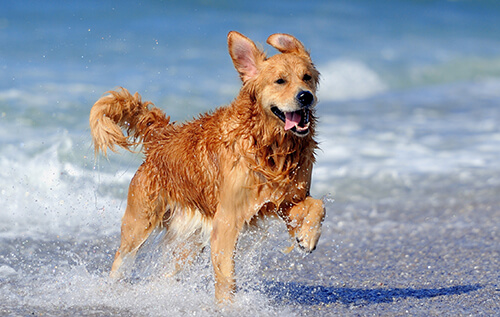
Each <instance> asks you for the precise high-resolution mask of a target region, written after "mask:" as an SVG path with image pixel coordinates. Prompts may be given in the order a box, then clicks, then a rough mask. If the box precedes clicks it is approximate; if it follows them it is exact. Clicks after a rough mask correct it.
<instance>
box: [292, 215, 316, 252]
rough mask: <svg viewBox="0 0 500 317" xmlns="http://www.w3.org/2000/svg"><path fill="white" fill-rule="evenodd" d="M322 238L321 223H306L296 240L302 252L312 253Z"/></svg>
mask: <svg viewBox="0 0 500 317" xmlns="http://www.w3.org/2000/svg"><path fill="white" fill-rule="evenodd" d="M320 236H321V222H319V223H310V222H309V221H304V223H303V224H302V227H301V228H300V230H299V231H298V232H297V236H296V240H297V243H298V245H299V247H300V249H301V250H303V251H304V252H307V253H311V252H313V251H314V250H316V245H317V244H318V240H319V237H320Z"/></svg>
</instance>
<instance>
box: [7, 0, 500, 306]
mask: <svg viewBox="0 0 500 317" xmlns="http://www.w3.org/2000/svg"><path fill="white" fill-rule="evenodd" d="M0 8H1V10H0V74H1V75H0V206H1V207H2V208H1V211H0V298H3V299H4V300H0V302H3V303H4V304H0V307H2V305H4V306H3V307H2V308H1V309H2V310H0V311H2V312H10V313H11V314H13V315H17V314H19V315H24V314H27V312H30V313H31V311H38V312H41V313H44V312H45V313H47V314H57V313H56V312H57V311H62V312H64V311H70V309H74V307H77V308H78V309H79V311H80V312H81V313H82V314H85V312H91V313H92V312H96V313H98V312H99V311H102V312H107V314H113V313H119V312H120V311H121V310H120V309H121V308H122V307H125V308H126V312H127V314H130V315H136V314H146V315H158V314H162V313H163V312H164V310H165V309H166V308H169V309H170V314H171V315H176V314H177V313H189V312H191V313H192V312H197V313H198V314H205V315H206V314H208V315H210V314H214V313H215V314H216V313H217V310H216V308H215V307H214V306H213V305H212V292H213V286H211V270H210V268H209V263H208V262H203V261H204V260H200V263H197V264H196V265H197V268H198V269H199V270H200V271H201V272H202V273H201V274H189V272H187V273H185V276H184V279H181V280H180V281H175V282H172V281H170V282H168V281H167V282H165V281H153V282H150V283H149V284H141V283H137V284H133V285H128V286H127V285H122V286H116V285H115V286H110V285H108V283H109V282H108V281H107V279H106V274H107V270H108V268H109V265H110V263H111V259H112V256H113V253H114V251H115V249H116V247H117V244H118V240H119V223H120V218H121V215H122V213H123V210H124V206H125V197H126V190H127V185H128V182H129V180H130V178H131V177H132V175H133V173H134V172H135V169H136V168H137V166H138V164H140V160H141V157H140V155H139V154H129V153H122V155H111V157H110V158H109V160H106V159H100V160H98V161H97V160H95V159H94V156H93V149H92V146H91V140H90V134H89V129H88V113H89V110H90V108H91V106H92V104H93V103H94V102H95V101H96V100H97V99H98V98H99V97H100V96H101V95H102V94H103V93H104V92H106V91H107V90H110V89H114V88H116V87H118V86H123V87H126V88H128V89H129V90H131V91H139V92H140V93H141V94H142V95H143V99H145V100H152V101H153V102H155V104H156V105H158V106H159V107H161V108H163V109H164V110H165V111H166V113H167V114H169V115H171V116H172V118H173V119H174V120H185V119H189V118H192V117H194V116H196V115H197V113H199V112H203V111H207V110H210V109H213V108H214V107H216V106H218V105H221V104H228V103H229V102H231V100H232V99H233V98H234V97H235V96H236V94H237V92H238V89H239V86H240V83H239V79H238V76H237V73H236V71H235V70H234V69H233V66H232V62H231V60H230V58H229V55H228V53H227V47H226V35H227V33H228V32H229V31H230V30H237V31H239V32H241V33H243V34H245V35H247V36H248V37H250V38H251V39H253V40H255V41H256V42H259V43H262V46H263V47H264V48H265V50H266V51H267V52H268V53H269V54H274V50H273V49H272V48H271V47H269V46H267V45H265V41H266V39H267V37H268V36H269V35H270V34H273V33H277V32H285V33H290V34H293V35H295V36H296V37H297V38H298V39H300V40H301V41H302V42H303V43H304V44H305V45H306V47H308V48H309V49H310V50H311V55H312V58H313V60H314V62H315V64H316V65H317V68H318V69H319V71H320V72H321V73H322V82H321V86H320V91H319V97H320V103H319V105H318V114H319V116H320V127H319V136H318V139H319V141H320V143H321V144H320V146H321V148H322V150H321V151H319V152H318V162H317V165H316V168H315V173H314V176H313V177H314V179H313V188H312V192H313V194H314V195H315V196H318V197H322V196H324V195H329V197H330V198H332V199H329V200H328V206H329V209H331V210H336V208H337V207H336V205H335V204H336V203H335V202H337V203H341V204H346V205H347V206H349V204H352V205H353V206H355V205H356V204H357V203H359V202H360V201H363V202H368V203H369V202H373V201H377V200H379V199H385V198H387V197H390V196H393V194H394V193H399V192H400V191H402V190H403V191H404V190H411V188H414V187H415V186H419V187H420V188H421V189H422V188H423V190H422V191H421V194H420V195H421V196H420V197H419V198H420V199H422V200H425V199H426V196H425V195H426V194H425V193H426V192H428V191H426V188H427V189H429V191H430V190H433V188H434V187H433V185H434V182H435V179H436V177H437V178H440V179H444V180H445V181H443V182H442V186H443V187H444V188H443V190H444V191H448V190H452V189H453V188H454V186H456V184H457V181H458V182H461V183H462V184H466V186H471V187H477V186H485V184H486V185H487V184H492V185H495V184H496V185H498V184H500V181H499V180H500V169H499V167H498V161H499V159H500V107H499V106H500V37H499V34H500V3H499V2H498V1H493V0H492V1H390V0H380V1H371V0H366V1H363V0H358V1H347V0H341V1H307V2H306V1H273V2H269V1H260V0H259V1H252V2H245V3H239V2H230V1H212V2H208V1H183V2H181V1H179V2H177V1H172V2H171V1H129V0H127V1H121V2H112V1H84V2H76V1H53V2H46V1H4V2H2V4H1V5H0ZM431 188H432V189H431ZM491 195H493V196H487V197H478V198H477V199H478V200H480V201H484V202H491V201H497V200H498V197H496V196H498V195H496V196H495V195H494V194H491ZM393 199H396V200H397V198H394V197H393ZM333 200H335V202H333ZM397 204H399V205H400V206H401V207H402V209H408V208H409V206H408V205H407V203H406V202H405V201H404V200H402V201H397ZM405 207H407V208H405ZM346 210H347V211H345V212H346V213H349V212H350V211H349V210H350V209H349V208H347V209H346ZM330 219H331V218H330ZM327 223H328V224H329V225H330V227H329V228H335V225H336V224H335V223H333V221H329V218H328V217H327ZM271 231H272V230H271ZM272 232H274V231H272ZM333 232H334V230H333V229H332V230H325V232H324V234H323V237H322V240H321V241H322V242H320V245H319V246H318V250H319V252H318V254H316V255H314V256H316V257H319V258H321V257H322V256H323V257H324V256H326V255H322V254H327V253H325V252H321V248H322V247H323V248H327V247H330V246H331V245H332V243H333V242H332V241H337V242H339V241H341V239H342V238H341V237H337V236H335V234H334V233H333ZM283 237H285V238H283ZM249 239H250V240H251V238H249ZM282 240H286V235H285V234H284V232H283V231H282V228H281V229H280V227H279V226H278V227H277V228H275V234H274V235H272V237H271V238H270V239H269V240H268V242H259V244H258V245H259V246H260V247H263V248H264V249H266V248H267V251H256V250H255V249H254V250H253V252H255V254H257V255H255V254H253V253H252V252H249V253H250V254H251V255H248V256H247V258H245V259H246V260H245V261H246V262H248V263H250V264H248V265H247V266H244V265H243V266H242V267H241V268H239V270H240V272H241V273H240V275H241V276H240V279H242V280H243V281H244V282H245V283H247V285H251V286H253V288H252V291H249V292H241V293H240V294H239V295H238V297H237V303H236V308H234V309H235V311H234V312H229V313H228V314H233V313H234V315H241V314H250V313H255V314H258V315H280V314H284V315H287V314H294V313H297V314H302V313H308V312H311V311H310V309H311V308H310V307H309V306H307V305H303V306H299V307H296V306H295V307H291V306H287V304H276V303H275V302H272V301H270V300H269V299H268V298H267V295H264V294H263V293H261V292H260V291H259V288H258V285H259V280H258V278H255V277H254V276H255V275H258V274H257V273H258V272H259V267H261V266H262V265H264V263H265V265H272V263H273V262H272V260H271V259H273V258H274V257H275V253H276V252H278V253H279V250H280V249H282V248H285V247H287V245H286V243H288V242H286V241H285V242H282ZM259 252H263V253H259ZM328 254H331V253H328ZM328 256H331V255H328ZM206 257H207V256H206V255H205V258H206ZM262 258H264V260H262ZM308 259H311V258H305V259H302V257H301V256H300V255H297V254H295V255H294V254H292V255H290V256H289V257H288V258H287V261H289V263H290V265H291V266H293V264H294V263H306V264H307V263H310V262H308V261H313V262H314V257H313V258H312V260H308ZM331 260H332V261H334V260H335V259H334V258H332V259H331ZM270 263H271V264H270ZM306 264H304V265H306ZM144 271H148V268H147V265H146V268H144ZM300 274H301V273H300V272H298V271H290V272H284V273H282V275H281V276H280V278H281V279H282V280H284V281H285V282H286V281H287V280H294V279H296V278H297V276H299V275H300ZM138 275H139V279H140V277H141V273H140V272H139V273H138ZM143 275H148V274H146V273H144V274H143ZM309 277H310V278H311V279H313V280H314V278H315V277H314V276H313V275H311V276H309ZM186 280H189V281H192V283H188V282H186ZM169 283H174V284H175V285H172V284H169ZM193 285H195V286H193ZM256 285H257V286H256ZM103 294H106V295H105V296H104V295H103ZM164 298H170V299H171V301H170V302H169V303H168V304H167V303H164V304H163V306H162V305H160V306H158V305H157V304H156V303H157V302H158V301H164ZM186 298H187V299H189V300H187V301H186V300H185V299H186ZM255 301H258V302H260V303H261V305H260V306H258V307H253V308H249V306H248V305H246V304H247V303H251V302H255ZM23 305H24V306H23ZM155 305H156V306H155ZM164 305H167V306H164ZM19 307H25V308H19ZM26 307H27V308H26ZM155 307H156V308H155ZM200 307H201V308H200ZM23 309H25V310H23ZM121 312H122V313H123V311H121Z"/></svg>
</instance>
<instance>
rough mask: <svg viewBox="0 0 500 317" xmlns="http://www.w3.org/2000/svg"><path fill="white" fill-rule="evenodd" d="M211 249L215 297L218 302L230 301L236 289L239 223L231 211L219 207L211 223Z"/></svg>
mask: <svg viewBox="0 0 500 317" xmlns="http://www.w3.org/2000/svg"><path fill="white" fill-rule="evenodd" d="M212 225H213V226H212V236H211V241H210V243H211V245H210V247H211V251H212V265H213V267H214V275H215V298H216V299H217V301H218V302H219V303H222V302H227V301H231V300H232V297H233V295H234V291H235V289H236V282H235V279H234V250H235V247H236V241H237V240H238V235H239V232H240V228H241V224H239V223H238V221H237V219H236V217H235V214H234V213H231V211H227V210H224V209H223V208H221V209H219V210H218V211H217V213H216V214H215V216H214V219H213V223H212Z"/></svg>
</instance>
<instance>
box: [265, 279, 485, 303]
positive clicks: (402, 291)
mask: <svg viewBox="0 0 500 317" xmlns="http://www.w3.org/2000/svg"><path fill="white" fill-rule="evenodd" d="M483 287H484V286H482V285H480V284H472V285H457V286H451V287H441V288H423V289H416V288H372V289H362V288H349V287H328V286H310V285H305V284H302V283H297V282H287V283H282V282H275V281H272V282H267V283H266V284H265V286H264V289H263V290H262V291H263V293H264V294H266V295H267V296H269V297H271V298H274V300H276V301H279V302H284V303H293V304H300V305H311V306H313V305H321V304H336V303H339V304H346V305H370V304H377V303H390V302H393V301H395V300H397V299H400V298H403V299H404V298H410V297H413V298H419V299H422V298H433V297H437V296H451V295H460V294H466V293H470V292H474V291H477V290H479V289H481V288H483Z"/></svg>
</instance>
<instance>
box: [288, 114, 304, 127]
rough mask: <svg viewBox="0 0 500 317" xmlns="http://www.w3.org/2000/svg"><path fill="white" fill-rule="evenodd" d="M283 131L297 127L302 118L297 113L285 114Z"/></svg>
mask: <svg viewBox="0 0 500 317" xmlns="http://www.w3.org/2000/svg"><path fill="white" fill-rule="evenodd" d="M285 119H286V120H285V131H286V130H290V129H291V128H293V127H296V126H298V125H299V122H300V120H301V119H302V116H301V115H300V113H299V112H285Z"/></svg>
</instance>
